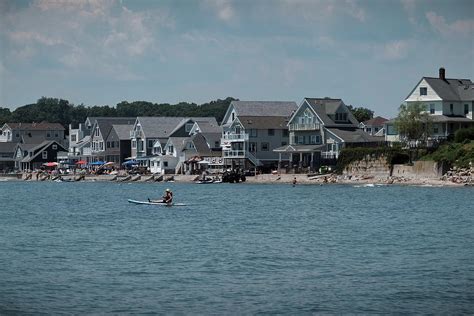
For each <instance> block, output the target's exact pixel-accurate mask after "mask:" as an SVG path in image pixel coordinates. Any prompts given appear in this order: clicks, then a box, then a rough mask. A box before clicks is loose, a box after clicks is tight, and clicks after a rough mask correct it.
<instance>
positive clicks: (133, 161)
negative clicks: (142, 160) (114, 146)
mask: <svg viewBox="0 0 474 316" xmlns="http://www.w3.org/2000/svg"><path fill="white" fill-rule="evenodd" d="M136 164H138V161H136V160H133V159H132V160H127V161H125V162H124V163H122V165H124V166H130V165H136Z"/></svg>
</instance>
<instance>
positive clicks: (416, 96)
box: [405, 79, 442, 102]
mask: <svg viewBox="0 0 474 316" xmlns="http://www.w3.org/2000/svg"><path fill="white" fill-rule="evenodd" d="M420 87H425V88H427V94H426V95H420ZM415 101H442V100H441V98H440V97H439V96H438V94H436V92H435V91H434V90H433V89H432V88H431V87H430V85H429V84H428V83H427V82H426V80H425V79H423V80H421V81H420V83H419V84H418V85H417V86H416V88H415V90H413V92H412V94H411V95H410V96H409V97H408V98H407V99H406V100H405V102H415Z"/></svg>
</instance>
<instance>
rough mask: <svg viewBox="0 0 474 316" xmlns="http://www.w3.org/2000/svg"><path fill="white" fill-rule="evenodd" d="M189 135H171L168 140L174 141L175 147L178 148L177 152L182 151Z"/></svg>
mask: <svg viewBox="0 0 474 316" xmlns="http://www.w3.org/2000/svg"><path fill="white" fill-rule="evenodd" d="M188 140H189V137H170V138H169V140H168V142H171V143H173V147H174V148H175V149H176V152H178V153H180V152H182V151H183V149H184V148H185V146H186V143H187V141H188Z"/></svg>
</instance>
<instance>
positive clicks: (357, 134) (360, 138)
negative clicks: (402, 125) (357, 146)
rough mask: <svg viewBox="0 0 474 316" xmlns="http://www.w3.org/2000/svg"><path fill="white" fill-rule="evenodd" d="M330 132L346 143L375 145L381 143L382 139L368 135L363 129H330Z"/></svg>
mask: <svg viewBox="0 0 474 316" xmlns="http://www.w3.org/2000/svg"><path fill="white" fill-rule="evenodd" d="M328 130H329V132H331V133H332V134H334V135H336V136H337V137H338V138H340V139H342V140H343V141H344V142H345V143H373V142H381V141H383V140H381V139H380V137H375V136H371V135H369V134H367V133H366V132H364V131H363V130H361V129H358V128H356V129H341V128H328Z"/></svg>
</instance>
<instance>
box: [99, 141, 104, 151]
mask: <svg viewBox="0 0 474 316" xmlns="http://www.w3.org/2000/svg"><path fill="white" fill-rule="evenodd" d="M99 149H100V150H104V142H99Z"/></svg>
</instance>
